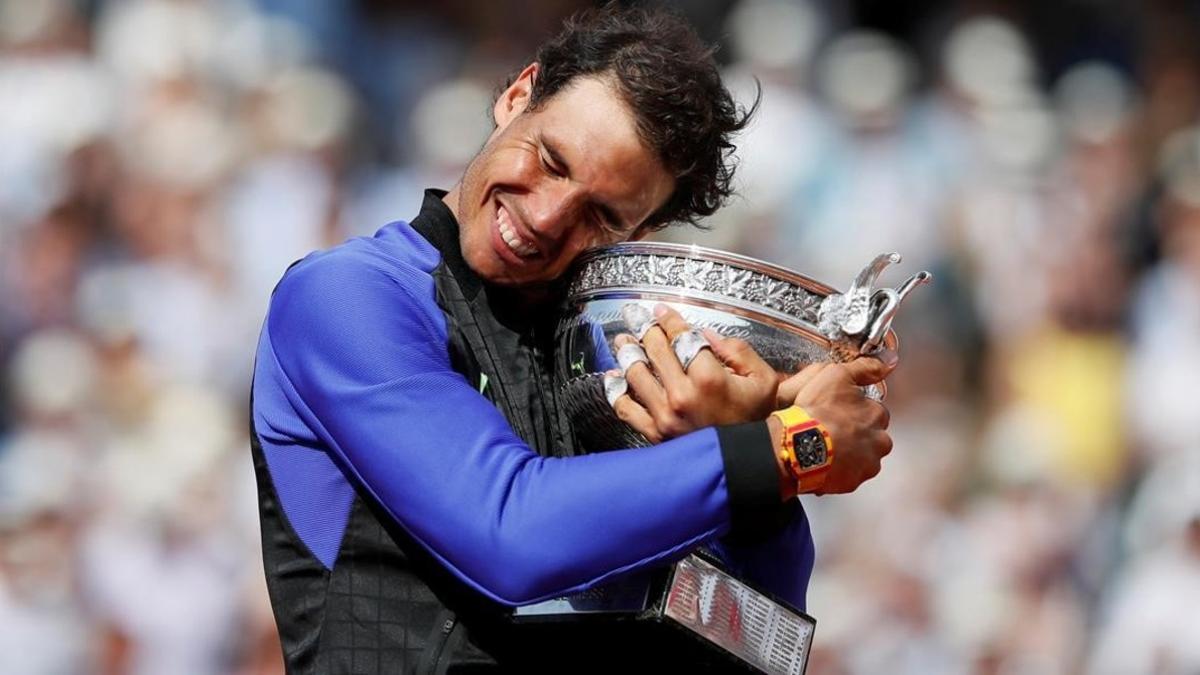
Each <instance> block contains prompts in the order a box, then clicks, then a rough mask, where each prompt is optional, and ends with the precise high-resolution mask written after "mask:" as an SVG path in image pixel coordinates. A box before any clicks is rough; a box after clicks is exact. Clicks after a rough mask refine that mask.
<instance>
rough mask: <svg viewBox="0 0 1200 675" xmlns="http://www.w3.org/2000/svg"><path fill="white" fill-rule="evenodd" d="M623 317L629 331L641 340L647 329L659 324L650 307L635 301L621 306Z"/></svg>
mask: <svg viewBox="0 0 1200 675" xmlns="http://www.w3.org/2000/svg"><path fill="white" fill-rule="evenodd" d="M621 318H622V319H623V320H624V321H625V327H626V328H628V329H629V332H630V333H633V335H634V337H636V338H637V339H639V340H641V339H642V338H643V337H645V336H646V331H648V330H650V329H651V328H653V327H654V326H655V325H657V324H658V319H656V318H654V313H653V312H652V311H650V309H649V308H648V307H645V306H643V305H639V304H637V303H634V302H631V303H629V304H627V305H625V306H624V307H622V308H621Z"/></svg>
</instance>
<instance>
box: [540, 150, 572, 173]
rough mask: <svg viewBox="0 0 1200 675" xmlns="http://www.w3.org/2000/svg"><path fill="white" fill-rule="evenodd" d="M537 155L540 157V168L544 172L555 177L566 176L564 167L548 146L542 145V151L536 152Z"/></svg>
mask: <svg viewBox="0 0 1200 675" xmlns="http://www.w3.org/2000/svg"><path fill="white" fill-rule="evenodd" d="M538 156H539V157H541V160H542V168H543V169H544V170H545V171H546V173H548V174H550V175H551V176H554V177H556V178H566V176H567V170H566V168H565V167H564V166H563V164H562V162H561V161H559V160H558V159H557V158H556V157H555V156H554V155H553V154H552V152H551V151H550V150H549V149H548V148H546V147H545V146H542V151H541V152H539V153H538Z"/></svg>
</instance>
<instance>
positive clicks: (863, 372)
mask: <svg viewBox="0 0 1200 675" xmlns="http://www.w3.org/2000/svg"><path fill="white" fill-rule="evenodd" d="M896 363H897V357H896V352H893V351H891V350H884V351H882V352H880V353H879V354H877V355H874V356H860V357H858V358H856V359H854V360H853V361H849V362H847V363H843V364H842V366H843V367H844V368H845V369H846V373H848V374H849V375H850V380H851V381H852V382H854V384H857V385H859V386H860V387H865V386H867V385H868V384H875V383H877V382H882V381H883V380H884V378H886V377H887V376H888V375H891V374H892V371H893V370H895V368H896Z"/></svg>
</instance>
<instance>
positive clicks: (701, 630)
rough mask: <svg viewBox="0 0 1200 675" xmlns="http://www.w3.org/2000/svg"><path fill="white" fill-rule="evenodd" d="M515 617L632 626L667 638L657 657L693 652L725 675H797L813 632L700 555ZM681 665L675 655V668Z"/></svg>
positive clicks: (801, 616) (809, 621) (798, 615)
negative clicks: (731, 673) (727, 673)
mask: <svg viewBox="0 0 1200 675" xmlns="http://www.w3.org/2000/svg"><path fill="white" fill-rule="evenodd" d="M514 618H515V620H517V621H519V622H523V623H524V622H538V621H542V622H547V621H549V622H556V623H557V622H566V621H592V622H594V621H609V620H611V621H614V622H629V621H631V620H632V621H636V622H637V623H639V624H645V627H646V629H647V630H657V631H659V632H661V633H662V634H663V637H664V638H668V639H667V640H664V641H662V642H658V645H659V648H660V649H662V650H670V649H675V650H678V653H680V654H687V653H690V652H691V650H699V651H700V652H701V656H704V657H711V659H712V660H717V661H721V662H723V663H725V665H727V666H728V667H729V669H731V670H732V669H737V670H741V671H742V672H748V673H768V674H769V675H803V673H804V671H805V668H806V667H807V665H808V654H809V649H810V648H811V646H812V638H813V631H814V629H815V627H816V620H815V619H813V618H812V617H810V616H809V615H807V614H805V613H803V612H800V611H797V610H795V609H793V608H791V607H790V606H788V605H787V604H786V603H783V602H780V601H779V600H777V599H775V598H773V597H771V596H770V595H769V594H767V593H764V592H762V591H761V590H759V589H756V588H753V587H752V586H750V585H749V584H747V583H746V582H745V581H742V580H740V579H737V578H735V577H733V576H732V575H730V574H729V573H727V572H725V571H724V570H723V569H721V567H720V566H719V565H718V564H717V563H716V562H715V561H712V560H710V559H708V557H707V556H704V555H703V554H699V553H693V554H691V555H688V556H687V557H686V558H684V559H683V560H681V561H679V562H677V563H675V564H674V565H672V566H671V567H670V568H669V569H668V570H666V571H665V572H664V571H660V572H656V573H654V574H649V575H640V576H634V577H629V578H626V579H624V580H621V581H618V582H614V583H612V584H606V585H605V586H601V587H598V588H594V589H591V590H589V591H585V592H583V593H579V594H576V595H572V596H568V597H563V598H555V599H552V600H546V601H544V602H540V603H536V604H533V605H526V606H523V607H518V608H517V609H516V610H515V612H514ZM670 638H674V641H675V642H676V643H678V644H672V643H671V640H670ZM685 650H686V651H685ZM672 653H675V652H672ZM687 660H689V657H687V656H681V661H687Z"/></svg>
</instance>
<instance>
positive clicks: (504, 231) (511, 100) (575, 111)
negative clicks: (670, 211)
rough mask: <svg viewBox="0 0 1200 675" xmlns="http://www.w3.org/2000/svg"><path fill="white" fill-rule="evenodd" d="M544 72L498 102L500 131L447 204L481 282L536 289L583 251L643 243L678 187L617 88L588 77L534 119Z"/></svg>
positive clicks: (524, 77) (529, 75)
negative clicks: (535, 89) (533, 99)
mask: <svg viewBox="0 0 1200 675" xmlns="http://www.w3.org/2000/svg"><path fill="white" fill-rule="evenodd" d="M536 76H537V66H536V64H535V65H531V66H529V67H528V68H526V69H525V71H524V72H522V73H521V76H520V77H519V78H517V80H516V82H514V83H513V85H512V86H511V87H509V88H508V89H507V90H505V92H504V93H503V94H501V95H500V98H499V99H498V100H497V102H496V106H495V109H494V111H493V112H494V115H495V120H496V129H495V130H494V131H493V132H492V135H491V137H489V139H488V142H487V144H486V145H485V146H484V148H483V150H481V151H480V153H479V154H478V155H477V156H476V157H475V159H474V160H472V162H471V165H470V166H469V167H467V171H466V173H465V174H464V176H463V180H462V183H461V184H459V185H458V186H457V187H455V188H454V190H452V191H451V192H450V193H449V194H448V195H446V198H445V202H446V204H447V205H448V206H449V207H450V209H451V211H453V212H454V215H455V216H456V217H457V219H458V222H459V224H460V227H461V231H460V239H461V245H462V251H463V257H464V258H465V259H466V261H467V264H468V265H470V267H471V269H473V270H474V271H475V272H476V273H477V274H479V276H480V277H482V278H484V279H485V280H487V281H490V282H492V283H496V284H502V285H506V286H537V285H540V284H543V283H545V282H548V281H551V280H553V279H556V278H558V277H559V276H561V275H562V274H563V273H564V272H565V271H566V269H567V267H568V266H569V265H570V264H571V262H572V261H574V260H575V258H576V257H578V256H579V254H580V253H582V252H583V251H584V250H586V249H589V248H593V247H597V246H603V245H607V244H613V243H616V242H619V241H625V240H627V239H630V238H632V237H636V236H640V235H641V234H642V233H644V231H645V230H644V229H639V227H640V226H641V224H642V223H643V222H644V221H645V220H646V218H648V217H649V216H650V215H651V214H652V213H654V211H655V210H656V209H658V208H659V207H660V206H662V205H663V204H664V203H665V202H666V200H667V199H668V197H670V195H671V191H672V190H673V189H674V186H675V180H674V178H673V177H672V176H671V174H670V173H668V172H667V170H666V169H665V168H664V167H663V166H662V164H661V163H660V162H659V160H658V158H657V157H656V156H655V154H654V153H653V152H652V151H651V150H650V149H648V148H646V147H645V146H644V145H643V144H642V142H641V140H640V139H639V138H638V135H637V129H636V126H635V121H634V117H633V113H632V112H631V111H630V110H629V109H628V107H627V105H626V103H625V102H624V100H623V99H622V98H621V97H620V95H619V94H618V93H617V91H616V89H615V88H614V86H613V85H612V84H610V82H609V81H608V80H607V79H605V78H602V77H580V78H576V79H575V80H573V81H572V82H571V83H570V84H569V85H567V86H566V87H564V88H563V89H561V90H560V91H559V92H558V93H557V94H555V95H554V96H552V97H551V98H550V99H548V100H545V101H543V102H542V104H541V105H540V106H539V107H538V109H537V110H536V111H528V110H527V107H528V104H529V92H530V90H531V88H532V85H533V79H534V78H535V77H536Z"/></svg>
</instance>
